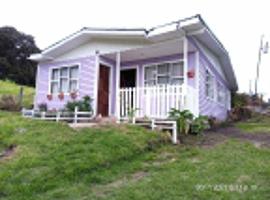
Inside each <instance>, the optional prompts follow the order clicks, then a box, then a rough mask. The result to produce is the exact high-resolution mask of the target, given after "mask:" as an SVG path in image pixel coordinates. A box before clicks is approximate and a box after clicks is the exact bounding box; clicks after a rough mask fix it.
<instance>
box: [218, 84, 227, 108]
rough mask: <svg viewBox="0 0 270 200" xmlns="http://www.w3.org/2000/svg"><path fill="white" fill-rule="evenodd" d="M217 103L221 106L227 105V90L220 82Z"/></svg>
mask: <svg viewBox="0 0 270 200" xmlns="http://www.w3.org/2000/svg"><path fill="white" fill-rule="evenodd" d="M217 101H218V102H219V103H221V104H224V105H225V104H226V93H225V88H224V87H223V85H221V84H220V83H219V82H217Z"/></svg>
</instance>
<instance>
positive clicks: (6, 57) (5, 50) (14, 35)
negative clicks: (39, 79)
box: [0, 27, 40, 86]
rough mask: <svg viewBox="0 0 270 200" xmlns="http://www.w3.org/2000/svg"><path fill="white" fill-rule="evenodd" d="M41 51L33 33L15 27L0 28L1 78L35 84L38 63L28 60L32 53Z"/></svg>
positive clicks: (19, 82)
mask: <svg viewBox="0 0 270 200" xmlns="http://www.w3.org/2000/svg"><path fill="white" fill-rule="evenodd" d="M38 52H40V50H39V48H38V47H37V46H36V44H35V41H34V38H33V37H32V36H31V35H27V34H25V33H22V32H19V31H17V30H16V29H15V28H13V27H1V28H0V79H10V80H13V81H14V82H16V83H18V84H23V85H30V86H33V85H35V74H36V65H37V64H36V63H35V62H33V61H30V60H28V57H29V56H30V55H31V54H32V53H38Z"/></svg>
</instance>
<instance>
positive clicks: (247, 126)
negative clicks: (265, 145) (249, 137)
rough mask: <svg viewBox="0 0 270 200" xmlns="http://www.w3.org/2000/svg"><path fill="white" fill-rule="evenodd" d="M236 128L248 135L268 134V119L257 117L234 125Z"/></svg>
mask: <svg viewBox="0 0 270 200" xmlns="http://www.w3.org/2000/svg"><path fill="white" fill-rule="evenodd" d="M236 127H237V128H239V129H241V130H243V131H245V132H248V133H270V118H269V117H266V116H260V115H259V116H256V117H253V118H251V119H249V120H247V121H244V122H238V123H236Z"/></svg>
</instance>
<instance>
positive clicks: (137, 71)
mask: <svg viewBox="0 0 270 200" xmlns="http://www.w3.org/2000/svg"><path fill="white" fill-rule="evenodd" d="M129 69H136V87H139V85H140V83H139V81H140V76H139V65H132V66H126V67H123V66H122V67H120V72H121V71H125V70H129ZM120 78H121V73H120Z"/></svg>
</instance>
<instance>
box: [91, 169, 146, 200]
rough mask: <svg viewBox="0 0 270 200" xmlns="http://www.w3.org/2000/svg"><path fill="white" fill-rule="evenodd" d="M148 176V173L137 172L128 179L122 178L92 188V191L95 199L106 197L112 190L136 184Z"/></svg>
mask: <svg viewBox="0 0 270 200" xmlns="http://www.w3.org/2000/svg"><path fill="white" fill-rule="evenodd" d="M148 175H149V174H148V172H145V171H138V172H136V173H134V174H132V175H131V176H129V177H123V178H121V179H118V180H116V181H113V182H111V183H108V184H106V185H96V186H94V187H93V188H92V191H93V192H94V194H95V195H96V196H97V197H106V195H107V194H108V193H110V192H112V191H113V190H114V189H116V188H120V187H124V186H125V185H128V184H132V183H136V182H138V181H140V180H142V179H143V178H145V177H146V176H148Z"/></svg>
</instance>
